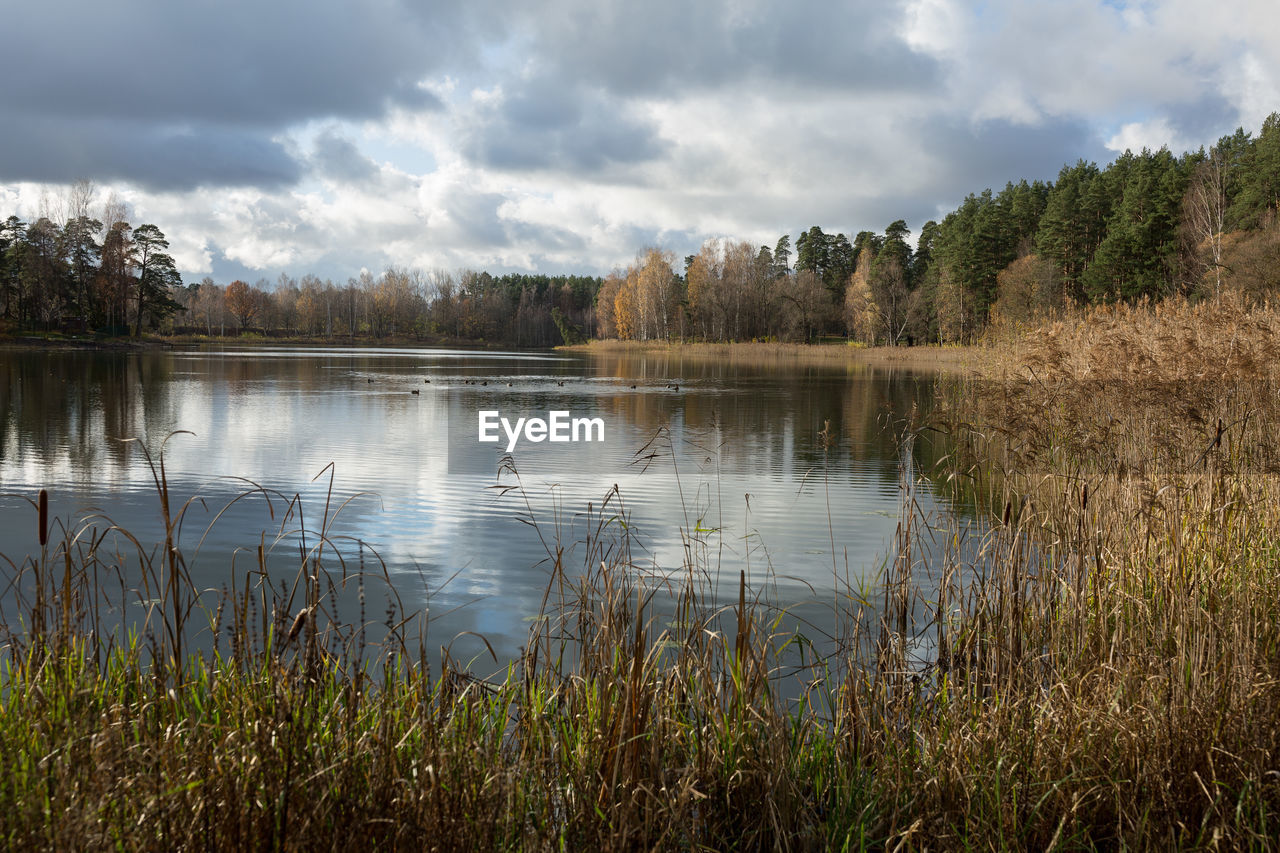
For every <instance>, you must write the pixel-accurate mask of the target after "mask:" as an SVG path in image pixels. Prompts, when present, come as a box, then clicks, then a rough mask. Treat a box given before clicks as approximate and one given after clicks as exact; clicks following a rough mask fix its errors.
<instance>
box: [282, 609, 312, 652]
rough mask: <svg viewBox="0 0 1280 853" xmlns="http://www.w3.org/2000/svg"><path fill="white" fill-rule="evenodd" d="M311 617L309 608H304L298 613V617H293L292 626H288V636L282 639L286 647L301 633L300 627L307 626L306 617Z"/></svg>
mask: <svg viewBox="0 0 1280 853" xmlns="http://www.w3.org/2000/svg"><path fill="white" fill-rule="evenodd" d="M310 615H311V608H310V607H304V608H302V609H301V610H299V611H298V615H297V616H295V617H293V624H292V625H290V626H289V634H288V636H286V637H285V638H284V644H285V646H286V647H287V646H288V645H289V644H290V643H292V642H293V641H294V640H296V639H298V635H299V634H301V633H302V626H303V625H305V624H307V617H308V616H310Z"/></svg>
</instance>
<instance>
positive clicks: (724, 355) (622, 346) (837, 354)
mask: <svg viewBox="0 0 1280 853" xmlns="http://www.w3.org/2000/svg"><path fill="white" fill-rule="evenodd" d="M557 349H563V350H569V351H573V352H588V353H597V354H607V355H613V354H618V353H623V354H625V353H662V354H667V355H671V356H675V357H680V358H689V359H703V360H708V361H717V362H724V363H728V364H739V365H755V364H759V365H776V364H779V363H785V362H793V363H802V364H805V363H807V364H852V365H867V366H870V367H889V368H900V369H904V370H922V371H931V372H946V373H957V374H969V373H976V372H978V370H979V369H980V367H981V366H982V365H983V363H984V362H985V360H986V358H987V356H988V353H987V350H986V348H985V347H982V346H967V347H966V346H932V345H928V346H913V347H907V346H901V347H864V346H851V345H848V344H844V343H835V344H797V343H779V342H772V341H770V342H763V341H747V342H736V343H707V342H681V341H673V342H667V341H618V340H604V341H601V340H593V341H590V342H588V343H585V344H578V345H576V346H571V347H557Z"/></svg>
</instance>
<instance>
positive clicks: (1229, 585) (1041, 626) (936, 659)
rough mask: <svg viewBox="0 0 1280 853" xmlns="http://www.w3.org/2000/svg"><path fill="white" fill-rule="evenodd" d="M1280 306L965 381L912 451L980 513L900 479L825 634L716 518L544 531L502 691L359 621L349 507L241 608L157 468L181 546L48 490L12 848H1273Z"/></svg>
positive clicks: (8, 821) (13, 623)
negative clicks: (803, 618)
mask: <svg viewBox="0 0 1280 853" xmlns="http://www.w3.org/2000/svg"><path fill="white" fill-rule="evenodd" d="M1269 318H1270V315H1269V314H1267V313H1266V312H1265V310H1262V309H1259V310H1256V311H1248V310H1245V309H1244V308H1243V307H1242V306H1239V305H1236V304H1233V303H1230V302H1229V301H1222V302H1219V303H1217V304H1214V305H1208V306H1190V305H1181V306H1173V305H1170V306H1165V307H1162V308H1160V309H1152V308H1144V309H1134V310H1129V311H1125V310H1117V311H1113V312H1109V313H1108V312H1096V313H1095V314H1092V315H1089V316H1087V317H1082V318H1078V322H1076V323H1075V324H1073V325H1071V326H1066V325H1064V326H1062V327H1058V328H1057V329H1056V330H1042V331H1041V332H1039V333H1037V334H1035V335H1031V336H1029V337H1028V339H1027V340H1026V341H1024V342H1022V343H1020V344H1019V345H1018V348H1016V349H1010V350H1008V353H1009V355H1008V356H1007V358H1008V361H1007V362H1006V366H1007V369H1006V370H1005V372H1004V376H1003V378H1001V379H999V380H990V381H987V382H985V383H983V384H981V385H975V384H974V383H972V382H957V381H955V380H952V381H949V382H947V383H943V384H940V386H939V388H940V391H939V393H940V396H941V402H942V405H941V407H940V410H939V411H940V414H939V415H938V416H937V417H936V418H935V419H933V420H931V421H929V422H928V423H923V424H911V425H909V429H907V430H905V431H904V433H903V441H904V450H906V451H909V450H910V445H911V442H912V441H913V440H915V437H916V436H917V435H923V434H925V433H926V432H931V431H941V432H945V433H947V434H948V436H949V437H948V439H947V440H949V441H951V442H953V444H954V452H953V453H952V454H950V456H949V457H948V459H947V460H946V466H945V468H944V469H942V470H940V471H938V472H935V473H934V475H933V476H934V477H935V478H936V481H937V483H940V484H945V483H947V482H949V483H950V484H951V485H952V486H954V487H955V494H956V495H962V496H969V497H970V498H972V499H973V500H974V501H975V502H976V504H977V505H978V506H979V507H980V508H981V509H982V510H983V515H982V516H981V517H982V518H983V519H984V520H983V521H982V522H980V523H979V524H978V525H977V526H976V528H974V529H971V530H966V529H964V528H962V527H961V526H959V523H958V522H957V523H955V524H954V525H952V526H950V527H948V526H947V523H945V522H939V520H936V519H926V518H924V517H922V515H921V514H920V512H919V509H918V506H917V505H916V503H915V501H914V499H913V490H914V489H915V488H916V487H917V482H916V479H915V474H914V472H912V471H910V470H909V469H907V468H904V472H903V478H902V494H903V514H902V518H901V520H900V523H899V528H898V536H897V539H896V541H895V543H894V547H893V549H892V552H891V554H890V555H889V556H888V558H887V559H886V561H885V563H884V565H883V566H882V567H881V572H880V574H879V575H878V576H877V577H876V578H875V579H874V582H873V583H868V584H867V585H866V586H865V587H860V586H859V585H858V584H856V583H854V582H852V581H850V580H848V579H847V578H842V577H841V574H840V572H839V571H838V570H837V567H836V566H835V565H834V561H833V587H834V589H833V591H831V599H832V603H831V608H832V610H833V619H832V621H831V623H830V624H834V625H835V626H836V627H835V629H834V630H831V629H830V628H828V629H825V630H821V629H819V628H818V627H816V626H812V625H807V624H805V625H800V626H799V627H794V626H795V622H794V620H792V619H789V618H788V617H789V615H788V614H787V613H786V612H785V610H783V609H782V608H780V607H779V606H777V605H776V604H775V603H773V602H771V601H770V600H769V597H768V594H767V589H768V585H767V584H760V583H749V582H748V580H749V579H748V577H747V576H746V574H745V573H741V574H737V576H736V578H734V577H733V576H730V578H731V579H730V580H728V581H726V579H725V578H724V577H723V575H722V574H718V569H719V566H718V564H717V562H716V557H715V554H716V553H717V548H716V545H715V542H714V541H712V539H711V538H709V537H708V534H706V533H705V532H703V531H700V530H699V529H697V528H696V527H695V528H694V529H692V530H685V531H681V533H680V535H681V536H682V537H683V539H684V542H685V549H684V551H685V554H686V560H685V563H684V564H683V565H681V566H676V567H669V570H668V571H666V572H661V571H656V569H655V567H652V566H646V565H644V560H643V558H642V557H641V556H640V555H641V554H642V553H643V552H642V550H641V548H640V543H637V542H635V541H634V539H633V538H632V532H631V528H630V526H629V525H628V524H627V519H628V516H627V513H626V507H625V504H624V503H623V501H622V496H621V495H619V494H617V493H616V491H615V492H614V493H611V494H610V495H609V496H608V497H607V498H606V499H605V500H604V501H603V502H602V503H601V504H600V505H599V506H596V507H592V508H589V509H588V511H587V513H586V514H585V515H584V516H582V517H581V518H579V519H578V528H577V529H580V530H583V531H585V532H584V533H583V534H582V537H581V539H580V540H579V541H576V542H562V541H560V540H559V539H558V538H557V537H556V535H555V531H557V530H561V529H566V528H562V527H561V526H560V525H558V524H556V523H554V520H551V521H549V520H547V519H538V518H535V517H533V515H532V510H529V514H528V516H527V518H526V520H527V521H529V522H530V523H533V524H535V525H538V526H539V529H540V530H543V531H546V532H547V541H546V544H547V551H548V563H547V565H548V582H547V586H546V595H545V598H544V601H543V604H542V608H541V617H540V618H539V619H538V620H536V621H535V622H534V623H533V624H532V626H531V629H530V634H529V641H528V644H527V646H526V648H525V650H524V652H523V654H522V656H521V657H520V658H519V659H518V660H516V661H513V662H512V663H511V664H510V665H509V666H508V667H507V668H505V669H504V670H503V671H501V672H499V673H498V674H497V675H491V676H487V677H481V676H480V675H478V674H477V673H476V672H474V671H471V670H469V669H467V668H465V667H462V666H461V665H459V664H458V663H457V662H456V661H454V660H453V658H452V655H451V654H450V652H449V650H448V648H447V643H448V640H449V638H435V637H434V636H433V635H432V634H431V625H430V623H429V622H428V621H425V620H423V619H420V618H418V614H413V613H406V612H405V610H404V608H403V607H402V606H401V605H400V604H399V603H398V602H397V601H395V600H394V599H392V600H391V601H390V602H389V603H388V608H387V611H386V613H385V614H384V615H383V616H382V617H381V618H380V619H377V620H366V619H365V616H364V614H363V613H361V614H360V615H359V616H358V618H356V619H354V620H352V621H350V622H347V621H344V620H343V619H342V618H341V616H342V614H339V613H337V612H336V608H335V604H334V602H335V601H336V595H335V590H336V589H338V588H339V587H341V586H342V585H344V584H355V585H360V584H363V583H366V582H368V583H372V580H373V578H372V577H371V575H372V574H377V572H376V571H371V570H370V569H369V567H367V566H366V568H365V571H364V572H363V573H362V572H361V571H359V570H358V567H356V566H353V565H350V559H349V552H344V551H343V550H342V548H340V547H339V543H337V542H336V541H334V537H333V536H332V535H331V532H330V531H331V523H332V514H331V512H330V508H329V507H326V508H325V510H324V511H323V512H322V513H319V514H318V515H317V517H318V518H319V522H318V523H317V524H316V525H315V526H316V529H315V530H314V531H311V532H310V533H309V537H308V538H307V540H306V542H307V544H306V545H305V546H304V547H300V548H299V549H298V550H299V553H298V559H297V566H296V572H295V573H294V575H293V576H292V577H291V578H288V579H285V581H286V582H282V580H281V579H280V578H278V577H277V578H276V579H275V580H273V579H272V575H271V574H270V573H269V572H268V571H267V570H266V567H265V557H264V556H263V553H264V551H263V550H259V551H258V552H257V554H258V558H257V565H256V566H254V567H251V568H250V569H249V570H248V571H242V572H240V573H239V575H238V576H237V577H235V578H233V580H232V582H231V584H230V586H229V588H228V589H226V590H222V591H219V592H217V593H215V594H210V593H209V592H208V591H201V590H198V589H195V587H194V584H193V583H192V582H191V580H190V577H189V576H188V574H187V573H186V570H185V561H184V545H183V539H182V537H181V536H180V535H179V533H180V525H181V522H182V517H183V512H184V511H185V507H180V506H173V505H171V504H172V503H175V502H176V500H175V499H173V498H171V496H170V494H169V489H168V485H167V481H166V478H165V475H164V470H163V464H162V460H158V462H157V465H156V469H155V470H156V489H157V498H158V502H157V503H158V507H159V511H160V512H161V514H162V516H163V518H164V521H165V530H166V531H167V534H166V536H165V541H164V542H162V543H159V547H153V546H151V545H144V544H143V543H138V542H134V541H133V540H131V539H129V538H128V537H125V538H124V542H125V547H123V548H120V547H115V546H113V545H111V544H110V543H112V542H118V541H120V536H119V535H118V534H119V531H115V533H116V534H117V535H113V536H111V537H108V536H107V535H105V533H104V530H107V529H109V527H107V528H104V527H103V522H102V521H101V520H97V519H89V520H86V521H84V522H81V523H77V524H69V523H64V524H62V525H60V526H59V525H54V524H52V522H51V521H50V520H49V519H48V518H47V514H46V513H47V510H46V511H44V512H42V511H41V508H40V507H41V506H42V504H41V503H40V502H39V501H36V502H34V504H33V508H32V510H33V511H32V513H31V516H30V518H29V523H34V524H37V525H38V526H39V529H40V539H41V551H40V554H39V555H38V556H34V557H31V558H29V559H28V560H26V561H24V562H22V563H15V564H13V565H12V566H11V567H10V568H11V571H10V574H11V576H12V586H11V588H10V590H11V591H10V595H9V598H10V599H12V600H13V601H14V602H16V603H15V604H14V605H13V606H12V607H11V608H10V609H11V611H12V612H8V613H6V614H5V616H6V620H7V622H6V624H7V635H6V636H5V638H4V639H5V642H4V647H3V651H4V658H3V670H2V671H0V679H2V685H3V688H2V692H0V701H2V703H3V704H2V706H0V754H2V755H4V756H5V757H6V766H5V768H4V769H5V772H4V773H3V774H0V836H2V837H3V839H4V841H5V843H6V844H7V845H8V846H11V847H25V848H39V847H45V848H59V849H61V848H77V849H80V848H102V847H117V848H126V849H176V848H219V849H221V848H231V847H237V848H271V849H277V848H278V849H348V848H361V849H365V848H382V849H401V848H409V849H439V850H451V849H534V850H537V849H584V848H586V849H590V848H592V847H594V848H598V849H602V850H628V849H673V850H701V849H715V850H724V849H739V850H757V849H793V850H808V849H867V848H871V849H970V848H980V849H1007V848H1025V849H1097V848H1105V849H1116V848H1121V847H1133V848H1144V849H1150V848H1159V849H1167V848H1169V847H1178V848H1213V847H1217V848H1224V849H1239V848H1255V849H1270V848H1272V847H1274V846H1275V844H1276V842H1275V841H1274V839H1275V838H1276V837H1277V835H1278V833H1280V532H1277V531H1280V488H1278V487H1277V480H1276V471H1275V464H1274V452H1273V449H1272V448H1273V441H1272V439H1271V436H1270V433H1271V432H1273V431H1274V426H1275V424H1276V423H1277V420H1276V414H1277V411H1276V406H1277V402H1276V400H1277V399H1280V396H1278V392H1280V387H1278V386H1277V385H1276V384H1275V378H1274V376H1273V364H1274V358H1273V357H1272V356H1271V355H1270V352H1271V349H1270V343H1269V341H1270V337H1269V336H1270V335H1271V334H1272V332H1271V329H1272V328H1273V326H1272V324H1271V320H1270V319H1269ZM1192 342H1194V349H1192ZM1117 353H1129V356H1128V357H1127V360H1124V361H1121V360H1120V359H1119V357H1118V356H1117V355H1116V354H1117ZM1190 353H1198V355H1196V356H1195V357H1192V355H1190ZM1170 360H1174V361H1176V362H1177V363H1176V364H1175V363H1169V362H1170ZM1214 371H1216V372H1214ZM904 455H905V456H906V457H907V458H909V456H910V454H909V452H908V453H906V454H904ZM506 473H507V475H508V477H509V479H508V480H507V481H506V482H507V483H508V484H509V487H510V488H512V489H515V490H516V494H517V495H518V494H519V493H520V485H519V481H518V475H517V474H516V472H515V471H514V469H511V470H509V471H507V472H506ZM284 517H285V519H286V521H285V522H283V523H282V524H281V530H282V531H284V530H286V528H287V529H289V530H291V531H292V530H294V528H297V527H299V526H300V515H299V514H296V513H295V512H294V508H293V506H292V504H290V505H289V510H288V511H287V512H285V513H284ZM940 524H941V527H940ZM832 538H833V540H834V536H833V537H832ZM264 541H265V540H264ZM290 541H293V540H290ZM344 554H345V555H346V556H344ZM126 578H130V579H132V586H130V585H129V584H128V583H126V580H125V579H126ZM734 581H736V583H735V582H734ZM111 584H115V585H116V586H119V587H120V588H121V589H129V590H131V591H132V594H133V596H134V597H135V598H136V599H137V600H138V601H141V602H144V603H146V604H147V609H146V611H145V612H146V613H147V617H146V619H144V620H142V621H141V622H140V623H138V624H136V625H135V626H134V627H133V628H132V629H131V630H128V631H123V630H122V629H119V628H118V627H113V626H112V625H110V624H108V622H107V620H106V619H105V617H103V616H102V615H101V613H100V612H99V611H98V610H97V609H96V607H95V602H97V601H100V600H101V599H102V597H103V596H104V595H107V593H108V592H109V590H107V589H106V587H107V586H109V585H111ZM370 588H372V587H370ZM128 594H129V593H125V595H126V596H127V595H128ZM361 601H362V602H363V601H364V597H363V596H361ZM370 622H377V623H378V626H379V627H380V630H379V632H378V635H379V637H378V639H376V640H371V639H369V637H370V636H372V634H371V633H370V632H369V631H368V629H369V627H370ZM787 626H792V627H787ZM442 641H443V642H442ZM441 645H445V646H446V648H444V649H442V650H439V651H438V653H437V652H436V651H435V650H436V649H439V647H440V646H441ZM429 650H431V651H429Z"/></svg>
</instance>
